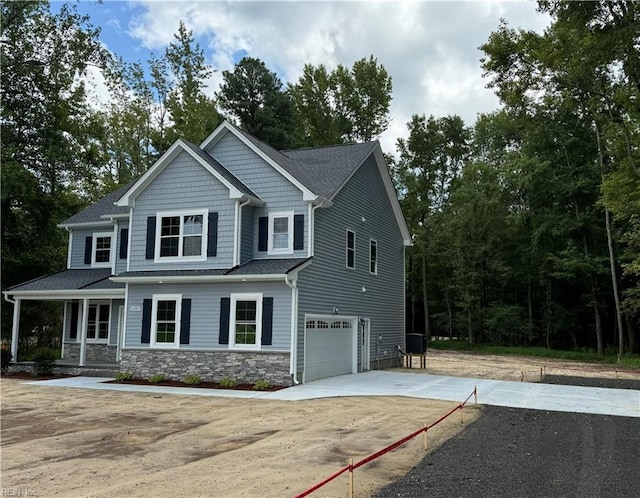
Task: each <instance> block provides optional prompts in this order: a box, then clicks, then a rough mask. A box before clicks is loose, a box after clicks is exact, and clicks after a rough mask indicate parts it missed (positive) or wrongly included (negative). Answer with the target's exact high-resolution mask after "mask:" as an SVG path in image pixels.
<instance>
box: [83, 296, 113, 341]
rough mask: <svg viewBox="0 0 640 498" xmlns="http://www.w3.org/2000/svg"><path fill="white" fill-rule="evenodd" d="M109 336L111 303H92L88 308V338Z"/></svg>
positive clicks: (106, 337) (105, 337)
mask: <svg viewBox="0 0 640 498" xmlns="http://www.w3.org/2000/svg"><path fill="white" fill-rule="evenodd" d="M108 338H109V305H108V304H90V305H89V308H88V309H87V339H108Z"/></svg>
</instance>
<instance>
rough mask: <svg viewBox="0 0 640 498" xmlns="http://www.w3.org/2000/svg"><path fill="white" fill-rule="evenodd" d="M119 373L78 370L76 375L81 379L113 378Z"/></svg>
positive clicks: (115, 371) (114, 371)
mask: <svg viewBox="0 0 640 498" xmlns="http://www.w3.org/2000/svg"><path fill="white" fill-rule="evenodd" d="M119 372H120V370H107V369H99V370H98V369H93V368H89V369H87V368H78V372H77V373H78V374H80V375H82V376H83V377H115V376H116V374H118V373H119Z"/></svg>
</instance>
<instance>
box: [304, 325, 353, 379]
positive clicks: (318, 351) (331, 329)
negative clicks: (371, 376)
mask: <svg viewBox="0 0 640 498" xmlns="http://www.w3.org/2000/svg"><path fill="white" fill-rule="evenodd" d="M353 333H354V329H353V323H352V320H349V319H344V318H339V317H326V318H324V317H323V318H317V319H310V320H307V322H306V352H305V380H306V381H311V380H318V379H323V378H326V377H333V376H336V375H343V374H348V373H351V372H352V368H353V367H352V365H353Z"/></svg>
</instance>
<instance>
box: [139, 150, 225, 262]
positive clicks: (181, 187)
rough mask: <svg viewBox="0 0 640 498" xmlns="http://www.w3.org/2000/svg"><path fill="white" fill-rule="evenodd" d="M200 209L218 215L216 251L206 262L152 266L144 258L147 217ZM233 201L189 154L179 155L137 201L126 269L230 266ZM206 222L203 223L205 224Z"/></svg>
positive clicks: (222, 187) (223, 188)
mask: <svg viewBox="0 0 640 498" xmlns="http://www.w3.org/2000/svg"><path fill="white" fill-rule="evenodd" d="M187 209H202V210H206V211H209V212H217V213H218V246H217V247H218V250H217V256H216V257H210V258H207V260H206V261H192V262H188V261H185V262H178V263H176V262H173V263H155V262H154V261H153V260H152V259H150V260H147V259H145V248H146V237H147V217H148V216H156V213H157V212H158V211H173V210H175V211H180V210H187ZM234 218H235V202H234V201H233V200H232V199H229V190H228V189H227V188H226V187H225V186H224V185H223V184H221V183H220V182H219V181H218V180H217V179H216V178H215V177H214V176H213V175H211V173H209V172H208V171H207V170H205V169H204V168H203V167H202V166H201V165H200V164H198V163H197V162H196V161H195V160H194V159H193V158H192V157H191V156H190V155H189V154H187V153H186V152H182V153H180V154H178V156H177V157H176V158H175V159H174V160H173V161H172V163H171V164H169V165H168V166H167V167H166V169H165V170H164V171H162V172H161V173H160V174H159V175H158V176H157V177H156V178H155V180H154V181H153V182H152V183H151V184H150V185H149V186H148V187H147V188H146V189H145V190H144V191H143V192H142V193H141V194H140V195H139V196H138V197H137V198H136V200H135V207H134V208H133V222H132V224H131V247H130V248H129V258H130V264H129V269H130V270H131V271H134V270H161V269H173V268H180V269H200V268H202V269H220V268H231V267H232V266H233V237H234V227H235V220H234ZM205 222H206V221H205Z"/></svg>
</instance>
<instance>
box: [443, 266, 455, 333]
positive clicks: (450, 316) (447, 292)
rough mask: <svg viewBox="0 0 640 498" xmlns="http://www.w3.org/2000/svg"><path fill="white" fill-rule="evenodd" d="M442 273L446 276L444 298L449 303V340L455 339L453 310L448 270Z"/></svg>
mask: <svg viewBox="0 0 640 498" xmlns="http://www.w3.org/2000/svg"><path fill="white" fill-rule="evenodd" d="M442 275H443V276H444V300H445V303H446V304H447V315H448V317H449V323H448V328H449V340H451V339H453V312H452V311H451V301H450V300H449V282H448V281H447V272H446V271H445V270H444V268H443V271H442Z"/></svg>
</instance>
